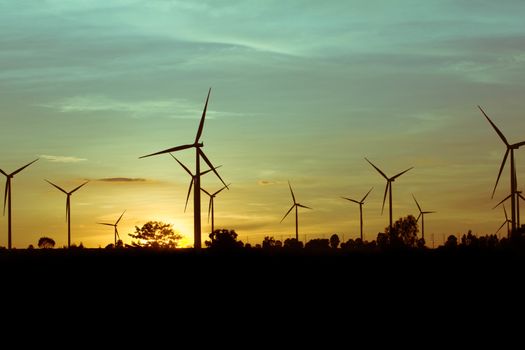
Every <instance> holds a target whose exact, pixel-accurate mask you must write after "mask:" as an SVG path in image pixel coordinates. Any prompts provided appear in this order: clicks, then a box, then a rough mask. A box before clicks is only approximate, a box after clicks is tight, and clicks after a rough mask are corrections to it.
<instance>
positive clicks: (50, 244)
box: [38, 237, 55, 249]
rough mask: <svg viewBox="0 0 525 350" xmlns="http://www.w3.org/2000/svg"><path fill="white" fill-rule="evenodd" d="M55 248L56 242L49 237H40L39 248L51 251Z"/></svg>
mask: <svg viewBox="0 0 525 350" xmlns="http://www.w3.org/2000/svg"><path fill="white" fill-rule="evenodd" d="M54 247H55V240H54V239H53V238H49V237H40V239H39V240H38V248H42V249H49V248H54Z"/></svg>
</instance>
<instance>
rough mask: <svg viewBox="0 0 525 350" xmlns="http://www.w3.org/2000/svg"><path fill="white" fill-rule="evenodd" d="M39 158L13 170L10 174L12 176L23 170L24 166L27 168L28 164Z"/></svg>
mask: <svg viewBox="0 0 525 350" xmlns="http://www.w3.org/2000/svg"><path fill="white" fill-rule="evenodd" d="M38 159H39V158H37V159H35V160H34V161H32V162H30V163H27V164H26V165H24V166H23V167H21V168H19V169H17V170H15V171H14V172H12V173H11V176H14V175H16V174H18V173H19V172H21V171H22V170H24V169H25V168H27V167H28V166H30V165H31V164H33V163H34V162H36V161H37V160H38Z"/></svg>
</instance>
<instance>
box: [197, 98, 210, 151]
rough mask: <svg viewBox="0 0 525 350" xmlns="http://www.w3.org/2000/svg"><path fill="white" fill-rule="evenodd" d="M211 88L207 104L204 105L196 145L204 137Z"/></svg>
mask: <svg viewBox="0 0 525 350" xmlns="http://www.w3.org/2000/svg"><path fill="white" fill-rule="evenodd" d="M210 93H211V88H210V89H209V90H208V96H207V97H206V103H205V104H204V110H203V111H202V117H201V122H200V123H199V129H198V130H197V136H195V143H197V142H199V139H200V137H201V135H202V129H203V128H204V119H205V118H206V110H207V109H208V100H209V99H210Z"/></svg>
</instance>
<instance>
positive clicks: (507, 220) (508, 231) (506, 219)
mask: <svg viewBox="0 0 525 350" xmlns="http://www.w3.org/2000/svg"><path fill="white" fill-rule="evenodd" d="M503 212H504V213H505V221H504V222H503V224H501V226H500V227H499V228H498V230H497V231H496V234H497V233H498V232H499V230H501V228H502V227H503V226H505V224H507V237H510V227H509V223H511V222H512V221H511V220H509V217H508V216H507V209H505V204H503Z"/></svg>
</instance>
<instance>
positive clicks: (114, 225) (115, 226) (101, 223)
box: [98, 210, 126, 247]
mask: <svg viewBox="0 0 525 350" xmlns="http://www.w3.org/2000/svg"><path fill="white" fill-rule="evenodd" d="M125 212H126V211H125V210H124V212H122V215H120V217H119V218H118V220H117V221H116V222H115V223H114V224H110V223H107V222H99V223H98V224H99V225H106V226H113V227H114V228H115V245H114V246H115V247H116V246H117V237H118V239H119V240H120V236H119V234H118V229H117V226H118V223H119V221H120V219H122V216H123V215H124V213H125Z"/></svg>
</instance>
